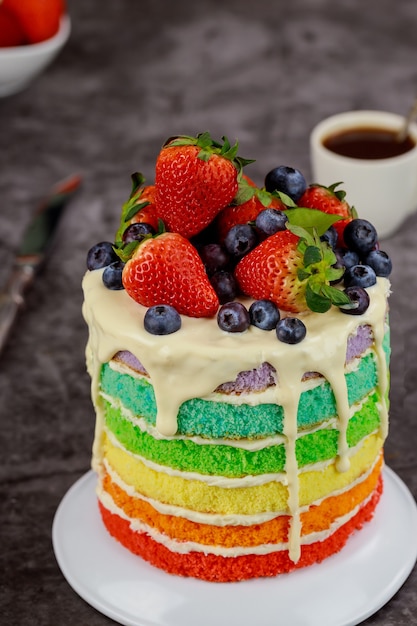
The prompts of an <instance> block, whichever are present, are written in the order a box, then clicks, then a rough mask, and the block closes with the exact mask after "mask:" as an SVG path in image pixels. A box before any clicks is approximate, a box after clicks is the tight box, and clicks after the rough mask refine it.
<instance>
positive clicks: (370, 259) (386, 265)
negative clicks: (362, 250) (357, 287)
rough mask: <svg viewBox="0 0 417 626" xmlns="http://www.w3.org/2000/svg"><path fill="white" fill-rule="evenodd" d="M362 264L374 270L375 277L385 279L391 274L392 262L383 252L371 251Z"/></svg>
mask: <svg viewBox="0 0 417 626" xmlns="http://www.w3.org/2000/svg"><path fill="white" fill-rule="evenodd" d="M364 263H366V265H369V266H370V267H372V269H373V270H374V272H375V274H376V275H377V276H383V277H385V278H386V277H387V276H389V275H390V274H391V272H392V262H391V259H390V258H389V256H388V254H387V253H386V252H384V251H383V250H371V252H369V253H368V254H367V256H366V257H365V259H364Z"/></svg>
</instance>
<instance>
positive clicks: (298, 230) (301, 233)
mask: <svg viewBox="0 0 417 626" xmlns="http://www.w3.org/2000/svg"><path fill="white" fill-rule="evenodd" d="M288 213H289V211H286V215H288ZM287 230H290V231H291V232H292V233H293V234H294V235H297V237H300V239H302V240H303V239H304V240H305V241H306V243H307V244H308V245H310V246H314V244H315V240H314V237H313V236H312V235H311V233H309V232H308V230H306V229H305V228H303V227H302V226H298V225H297V224H287Z"/></svg>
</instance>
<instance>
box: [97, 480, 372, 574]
mask: <svg viewBox="0 0 417 626" xmlns="http://www.w3.org/2000/svg"><path fill="white" fill-rule="evenodd" d="M381 493H382V477H381V478H380V480H379V481H378V486H377V488H376V489H375V491H374V493H373V495H372V497H371V498H370V500H368V502H367V503H366V504H365V505H364V506H363V507H362V508H360V509H359V511H358V512H357V513H356V515H354V516H353V517H352V518H351V519H350V520H349V521H348V522H346V523H345V524H343V525H342V526H341V527H340V528H339V529H338V530H336V531H335V532H334V533H333V534H332V535H330V537H328V538H327V539H325V540H324V541H317V542H315V543H311V544H304V545H302V546H301V555H300V558H299V559H298V561H297V562H294V561H293V560H292V559H291V558H290V556H289V553H288V550H279V551H276V552H272V553H269V554H250V555H241V556H236V557H233V558H230V557H224V556H218V555H214V554H204V553H201V552H189V553H186V554H183V553H176V552H172V551H171V550H169V549H168V548H166V547H165V546H164V545H162V544H160V543H158V542H156V541H155V540H153V539H152V538H151V537H150V536H149V535H148V534H146V533H144V532H136V531H134V530H132V529H131V527H130V523H129V521H128V520H126V519H123V518H121V517H120V516H118V515H116V514H115V513H110V512H109V511H108V510H107V509H106V508H105V507H104V506H103V505H102V504H101V503H99V507H100V512H101V516H102V519H103V522H104V524H105V526H106V528H107V530H108V531H109V533H110V534H111V535H112V536H113V537H114V538H115V539H117V540H118V541H119V542H120V543H121V544H122V545H123V546H125V547H126V548H127V549H128V550H130V551H131V552H133V553H134V554H137V555H139V556H141V557H142V558H143V559H145V560H146V561H148V562H149V563H151V564H152V565H155V566H156V567H159V568H161V569H163V570H165V571H167V572H169V573H171V574H177V575H179V576H194V577H196V578H201V579H203V580H207V581H211V582H232V581H240V580H246V579H249V578H258V577H263V576H276V575H278V574H282V573H286V572H290V571H292V570H294V569H299V568H301V567H306V566H308V565H312V564H313V563H320V562H321V561H322V560H323V559H325V558H327V557H329V556H331V555H332V554H335V553H337V552H339V550H341V549H342V548H343V546H344V545H345V543H346V541H347V540H348V538H349V536H350V535H351V534H352V533H353V532H354V531H355V530H358V529H360V528H362V526H363V524H364V523H365V522H367V521H369V520H371V519H372V516H373V513H374V510H375V507H376V505H377V504H378V501H379V498H380V495H381Z"/></svg>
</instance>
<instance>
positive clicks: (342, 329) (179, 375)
mask: <svg viewBox="0 0 417 626" xmlns="http://www.w3.org/2000/svg"><path fill="white" fill-rule="evenodd" d="M101 275H102V271H101V270H96V271H93V272H87V273H86V275H85V277H84V281H83V288H84V294H85V301H84V305H83V314H84V317H85V320H86V322H87V324H88V326H89V331H90V333H89V341H88V345H87V350H86V356H87V367H88V371H89V372H90V374H91V377H92V397H93V402H94V404H95V407H96V411H97V422H96V435H95V443H94V449H93V465H94V466H95V467H96V469H98V470H99V471H100V468H101V462H102V449H101V447H102V435H103V416H102V410H101V407H100V399H99V384H98V383H99V374H100V368H101V365H102V363H106V362H108V361H110V360H111V358H112V357H113V356H114V355H115V354H116V353H117V352H118V351H121V350H129V351H130V352H132V353H133V354H134V356H135V357H136V358H137V359H138V360H139V361H140V362H141V363H142V364H143V366H144V367H145V369H146V371H147V372H148V374H149V377H150V381H151V382H152V385H153V388H154V392H155V399H156V405H157V418H156V428H157V430H158V431H159V432H160V433H161V434H162V435H165V436H173V435H175V433H176V432H177V414H178V410H179V407H180V406H181V404H182V403H183V402H185V401H186V400H190V399H192V398H206V397H208V396H210V394H211V393H212V392H213V390H214V389H216V388H217V387H218V386H219V385H220V384H221V383H224V382H227V381H232V380H234V379H235V378H236V376H237V374H238V373H239V372H241V371H244V370H251V369H253V368H255V367H258V366H259V365H260V364H261V363H264V362H268V363H270V364H271V365H272V366H273V367H274V368H275V370H276V372H277V380H278V384H277V385H276V386H275V387H273V394H274V402H275V403H276V404H279V405H282V407H283V410H284V436H285V437H286V443H285V445H286V467H285V475H286V483H287V484H288V491H289V501H288V506H289V510H290V513H291V517H292V522H291V528H290V536H289V553H290V557H291V559H292V560H293V561H297V560H298V559H299V555H300V530H301V529H300V509H299V505H298V488H299V485H298V474H299V470H298V466H297V461H296V456H295V442H296V437H297V407H298V403H299V398H300V395H301V392H302V390H303V387H302V378H303V375H304V373H305V372H319V373H320V374H322V375H323V376H324V377H325V378H326V379H327V380H328V381H329V382H330V384H331V385H332V388H333V391H334V394H335V398H336V405H337V408H338V414H339V432H340V436H339V445H338V459H337V468H338V470H339V471H345V470H347V469H348V468H349V449H348V446H347V442H346V430H347V425H348V421H349V417H350V409H349V406H348V402H347V389H346V382H345V376H344V374H345V357H346V348H347V341H348V337H349V336H350V335H352V334H354V333H355V332H356V329H357V327H358V326H359V325H362V324H369V325H370V326H371V327H372V330H373V336H374V340H375V352H376V355H377V366H378V386H379V392H380V395H381V407H380V409H381V410H380V418H381V428H380V433H381V435H382V437H384V438H385V437H386V434H387V431H388V411H387V405H386V398H385V397H386V391H387V384H388V376H387V367H386V360H385V354H384V351H383V347H382V342H383V338H384V333H385V330H386V328H385V318H386V311H387V296H388V295H389V281H388V280H387V279H384V278H378V281H377V284H376V285H374V286H373V287H370V288H369V289H368V292H369V295H370V306H369V308H368V310H367V311H366V312H365V313H364V314H363V315H360V316H355V315H345V314H343V313H341V312H340V311H339V310H338V309H336V308H335V307H332V308H331V309H330V310H329V311H328V312H327V313H323V314H318V313H317V314H316V313H311V314H307V315H305V316H303V321H304V323H305V325H306V328H307V334H306V337H305V339H304V340H303V341H301V342H300V343H298V344H295V345H289V344H285V343H281V342H279V341H278V340H277V339H276V337H275V335H274V332H273V331H270V332H267V331H262V330H260V329H258V328H256V327H254V326H250V328H249V329H248V330H247V331H245V332H244V333H227V332H224V331H222V330H220V329H219V327H218V325H217V322H216V319H213V318H210V319H208V318H199V319H196V318H190V317H186V316H182V327H181V329H180V330H179V331H178V332H176V333H173V334H171V335H164V336H156V335H151V334H149V333H148V332H146V330H145V329H144V327H143V318H144V315H145V312H146V308H144V307H142V306H140V305H139V304H137V303H136V302H134V301H133V300H132V299H131V298H130V297H129V296H128V294H127V293H126V292H125V291H124V290H121V291H111V290H108V289H106V287H104V285H103V283H102V279H101Z"/></svg>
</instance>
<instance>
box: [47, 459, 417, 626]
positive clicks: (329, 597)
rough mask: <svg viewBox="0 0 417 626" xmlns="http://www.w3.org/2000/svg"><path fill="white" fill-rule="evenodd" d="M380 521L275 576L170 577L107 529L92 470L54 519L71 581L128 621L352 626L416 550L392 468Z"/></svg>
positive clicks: (149, 625)
mask: <svg viewBox="0 0 417 626" xmlns="http://www.w3.org/2000/svg"><path fill="white" fill-rule="evenodd" d="M384 478H385V488H384V493H383V495H382V498H381V501H380V503H379V505H378V506H377V509H376V512H375V515H374V518H373V520H372V521H371V522H370V523H368V524H366V525H365V526H364V528H363V529H362V530H361V531H360V532H358V533H355V534H354V535H353V536H352V537H351V538H350V540H349V542H348V544H347V545H346V547H345V548H344V549H343V550H342V551H341V552H339V553H338V554H336V555H334V556H332V557H330V558H328V559H327V560H326V561H324V562H323V563H321V564H319V565H313V566H310V567H308V568H306V569H300V570H297V571H295V572H292V573H291V574H284V575H282V576H278V577H276V578H271V579H269V578H268V579H267V578H262V579H255V580H250V581H244V582H239V583H208V582H204V581H201V580H195V579H192V578H181V577H177V576H171V575H169V574H166V573H165V572H163V571H161V570H159V569H157V568H155V567H153V566H151V565H149V564H148V563H146V562H145V561H143V560H142V559H141V558H139V557H137V556H134V555H133V554H131V553H130V552H129V551H128V550H126V549H125V548H123V547H122V546H121V545H120V544H119V543H117V541H115V540H114V539H112V538H111V537H110V535H108V533H107V531H106V530H105V528H104V526H103V524H102V522H101V518H100V514H99V511H98V507H97V501H96V496H95V484H96V476H95V474H94V473H93V472H88V473H87V474H85V475H84V476H83V477H82V478H81V479H80V480H78V482H76V483H75V484H74V485H73V486H72V487H71V489H70V490H69V491H68V492H67V494H66V495H65V497H64V498H63V500H62V502H61V504H60V506H59V507H58V510H57V512H56V515H55V519H54V524H53V532H52V535H53V545H54V550H55V555H56V558H57V561H58V564H59V566H60V568H61V570H62V572H63V574H64V576H65V578H66V579H67V581H68V583H69V584H70V585H71V587H72V588H73V589H74V590H75V591H76V592H77V593H78V594H79V595H80V596H81V597H82V598H83V599H84V600H86V601H87V602H88V603H89V604H91V605H92V606H93V607H95V608H96V609H97V610H98V611H100V612H101V613H103V614H104V615H106V616H108V617H111V618H112V619H114V620H115V621H116V622H119V623H120V624H124V625H125V626H196V624H198V626H213V624H216V626H226V625H228V626H230V625H234V624H239V626H253V625H254V624H257V625H259V626H276V625H277V624H278V623H285V624H291V626H305V625H306V624H308V626H354V625H355V624H359V623H360V622H361V621H363V620H364V619H366V618H367V617H369V616H370V615H372V614H373V613H375V612H376V611H377V610H378V609H379V608H381V607H382V606H383V605H384V604H386V602H388V600H389V599H390V598H392V596H393V595H394V594H395V593H396V591H398V589H399V588H400V587H401V585H402V584H403V583H404V581H405V580H406V578H407V577H408V575H409V574H410V572H411V570H412V569H413V566H414V563H415V562H416V559H417V533H416V528H417V506H416V503H415V501H414V499H413V497H412V495H411V493H410V492H409V490H408V488H407V487H406V486H405V484H404V483H403V482H402V481H401V479H400V478H399V477H398V476H397V475H396V474H395V473H394V472H393V471H392V470H390V469H389V468H385V469H384Z"/></svg>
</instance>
